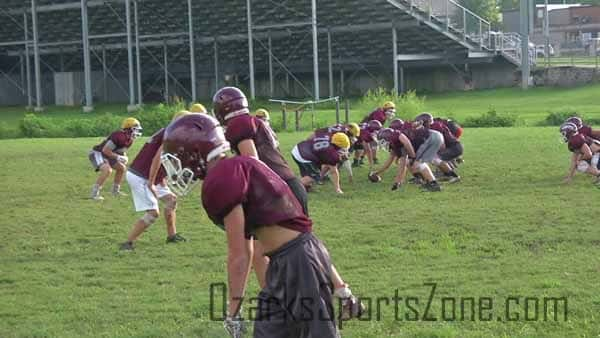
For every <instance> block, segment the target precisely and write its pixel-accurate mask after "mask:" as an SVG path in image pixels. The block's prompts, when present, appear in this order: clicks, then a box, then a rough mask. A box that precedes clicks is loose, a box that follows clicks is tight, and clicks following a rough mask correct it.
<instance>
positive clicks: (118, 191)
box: [112, 190, 129, 197]
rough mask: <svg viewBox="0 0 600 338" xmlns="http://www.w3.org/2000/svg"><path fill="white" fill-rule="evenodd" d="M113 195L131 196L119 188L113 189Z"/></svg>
mask: <svg viewBox="0 0 600 338" xmlns="http://www.w3.org/2000/svg"><path fill="white" fill-rule="evenodd" d="M112 195H113V196H114V197H123V196H129V195H127V194H126V193H124V192H122V191H121V190H117V191H113V192H112Z"/></svg>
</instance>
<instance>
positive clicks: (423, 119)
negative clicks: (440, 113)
mask: <svg viewBox="0 0 600 338" xmlns="http://www.w3.org/2000/svg"><path fill="white" fill-rule="evenodd" d="M415 122H416V123H417V124H420V125H422V126H424V127H426V128H429V126H430V125H432V124H433V115H431V114H429V113H422V114H419V115H418V116H417V117H415Z"/></svg>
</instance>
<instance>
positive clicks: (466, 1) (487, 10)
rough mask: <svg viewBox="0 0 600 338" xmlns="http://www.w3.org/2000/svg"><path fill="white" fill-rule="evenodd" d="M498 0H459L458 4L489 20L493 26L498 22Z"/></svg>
mask: <svg viewBox="0 0 600 338" xmlns="http://www.w3.org/2000/svg"><path fill="white" fill-rule="evenodd" d="M497 1H498V0H460V4H461V5H463V6H464V7H466V8H468V9H469V10H471V11H472V12H473V13H475V14H477V15H479V16H480V17H482V18H484V19H485V20H487V21H489V22H490V23H491V24H492V25H493V26H496V27H497V26H498V25H499V23H500V9H499V8H498V3H497Z"/></svg>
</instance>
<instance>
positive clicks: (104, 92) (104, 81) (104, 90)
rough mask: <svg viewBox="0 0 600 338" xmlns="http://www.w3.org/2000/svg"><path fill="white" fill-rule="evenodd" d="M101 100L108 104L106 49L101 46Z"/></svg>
mask: <svg viewBox="0 0 600 338" xmlns="http://www.w3.org/2000/svg"><path fill="white" fill-rule="evenodd" d="M102 98H103V99H104V103H107V102H108V68H107V67H106V47H105V46H104V45H102Z"/></svg>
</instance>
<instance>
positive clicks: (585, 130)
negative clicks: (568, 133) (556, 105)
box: [565, 116, 600, 140]
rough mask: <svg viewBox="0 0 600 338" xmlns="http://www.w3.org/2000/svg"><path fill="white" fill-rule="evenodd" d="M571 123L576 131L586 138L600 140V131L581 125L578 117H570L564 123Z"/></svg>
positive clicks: (581, 121) (581, 122)
mask: <svg viewBox="0 0 600 338" xmlns="http://www.w3.org/2000/svg"><path fill="white" fill-rule="evenodd" d="M568 122H570V123H573V124H574V125H576V126H577V131H578V132H579V133H580V134H582V135H583V136H586V137H591V138H593V139H596V140H600V130H598V129H592V127H590V126H588V125H587V124H584V123H583V120H582V119H581V118H580V117H578V116H572V117H569V118H568V119H567V120H566V121H565V123H568Z"/></svg>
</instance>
